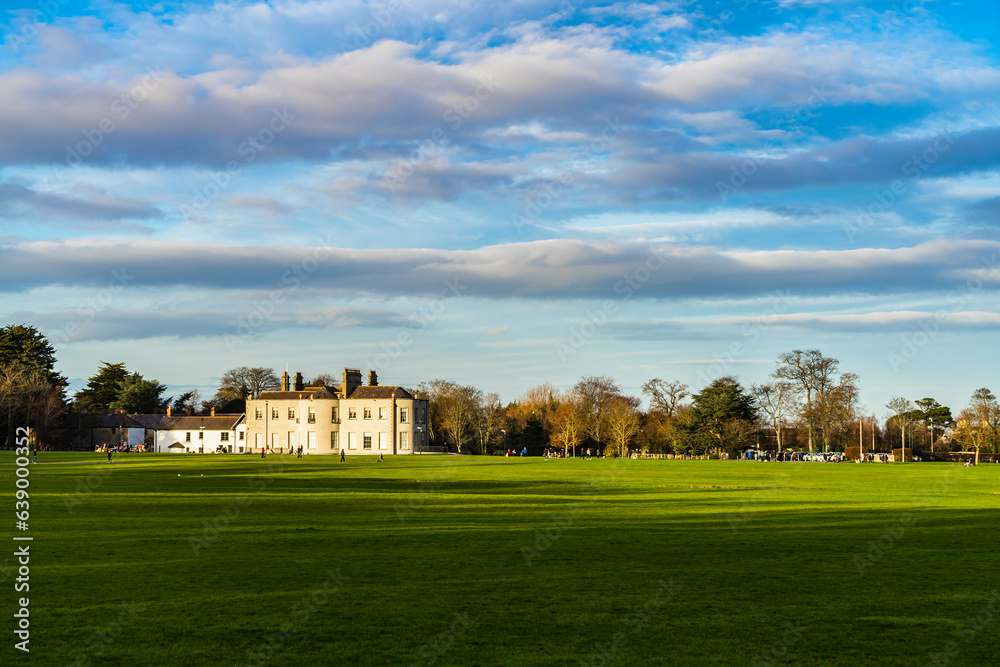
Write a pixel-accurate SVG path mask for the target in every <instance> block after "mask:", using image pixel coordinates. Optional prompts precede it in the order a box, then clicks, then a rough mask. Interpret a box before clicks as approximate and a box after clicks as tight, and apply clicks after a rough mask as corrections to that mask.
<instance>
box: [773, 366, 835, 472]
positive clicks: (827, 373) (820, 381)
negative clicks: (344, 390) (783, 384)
mask: <svg viewBox="0 0 1000 667" xmlns="http://www.w3.org/2000/svg"><path fill="white" fill-rule="evenodd" d="M777 363H778V364H779V365H778V368H777V369H776V370H775V371H774V373H773V376H774V377H775V378H778V379H780V380H788V381H789V382H791V383H793V384H794V385H795V386H797V387H798V389H799V391H801V392H802V393H804V394H805V397H806V406H805V408H806V411H805V417H806V423H807V425H808V432H809V451H810V452H811V451H813V442H814V431H815V423H816V415H815V413H814V409H813V407H814V406H813V397H814V396H815V395H816V394H819V395H820V396H822V394H823V393H825V391H826V389H827V387H829V385H830V382H831V380H832V378H833V376H834V375H835V374H836V373H837V367H838V366H839V365H840V362H839V361H837V360H836V359H833V358H830V357H824V356H823V354H822V353H821V352H820V351H819V350H804V351H803V350H792V351H791V352H784V353H782V354H780V355H778V362H777Z"/></svg>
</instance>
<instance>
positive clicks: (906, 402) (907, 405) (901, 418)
mask: <svg viewBox="0 0 1000 667" xmlns="http://www.w3.org/2000/svg"><path fill="white" fill-rule="evenodd" d="M885 407H887V408H889V409H890V410H892V412H893V415H892V416H894V417H895V418H896V421H897V423H898V424H899V433H900V437H901V438H902V443H901V444H900V447H901V448H902V451H903V462H905V461H906V424H907V422H908V421H909V415H910V413H911V412H912V411H913V409H914V406H913V403H912V402H910V399H908V398H904V397H903V396H893V397H892V398H890V399H889V402H888V403H886V404H885Z"/></svg>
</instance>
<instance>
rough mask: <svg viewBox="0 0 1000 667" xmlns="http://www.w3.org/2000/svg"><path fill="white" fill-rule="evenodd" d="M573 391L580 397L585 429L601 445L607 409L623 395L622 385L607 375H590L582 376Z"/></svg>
mask: <svg viewBox="0 0 1000 667" xmlns="http://www.w3.org/2000/svg"><path fill="white" fill-rule="evenodd" d="M573 392H574V393H575V394H576V395H577V396H578V397H579V399H580V408H581V410H582V412H583V417H584V423H585V427H584V430H585V432H586V434H587V435H589V436H590V437H591V438H593V439H594V442H596V443H597V445H598V447H600V446H601V445H602V444H603V441H602V440H601V436H602V431H603V429H604V424H605V417H606V412H607V409H608V407H609V406H610V405H611V403H612V402H613V401H615V400H616V399H618V398H619V397H621V395H622V393H621V386H619V384H618V383H617V382H615V381H614V380H613V379H612V378H610V377H608V376H607V375H589V376H585V377H582V378H580V380H579V381H578V382H577V383H576V384H575V385H574V386H573Z"/></svg>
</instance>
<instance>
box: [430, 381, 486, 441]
mask: <svg viewBox="0 0 1000 667" xmlns="http://www.w3.org/2000/svg"><path fill="white" fill-rule="evenodd" d="M418 392H419V393H421V394H424V395H426V396H427V399H428V407H429V410H428V412H429V415H428V417H429V418H430V419H433V422H430V423H431V429H432V431H433V430H434V429H435V428H437V429H440V434H441V437H443V438H447V439H448V440H451V442H452V444H454V445H455V449H456V451H457V452H458V453H459V454H461V453H462V448H463V447H465V446H467V445H468V444H469V443H470V438H471V435H472V433H473V431H474V428H475V423H476V413H477V407H478V406H479V404H480V402H481V400H482V392H481V391H480V390H479V389H476V388H475V387H473V386H471V385H469V386H463V385H459V384H458V383H456V382H452V381H451V380H432V381H430V382H427V383H421V385H420V387H419V388H418Z"/></svg>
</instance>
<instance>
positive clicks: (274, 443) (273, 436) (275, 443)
mask: <svg viewBox="0 0 1000 667" xmlns="http://www.w3.org/2000/svg"><path fill="white" fill-rule="evenodd" d="M277 448H278V434H277V433H272V434H271V451H274V450H275V449H277Z"/></svg>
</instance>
